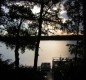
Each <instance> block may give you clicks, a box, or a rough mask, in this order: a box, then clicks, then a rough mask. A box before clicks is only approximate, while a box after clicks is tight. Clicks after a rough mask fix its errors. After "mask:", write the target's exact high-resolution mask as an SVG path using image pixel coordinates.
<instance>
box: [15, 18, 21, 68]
mask: <svg viewBox="0 0 86 80" xmlns="http://www.w3.org/2000/svg"><path fill="white" fill-rule="evenodd" d="M21 24H22V20H21V21H20V24H19V26H18V29H17V33H16V44H15V68H16V69H18V68H19V52H18V51H19V31H20V27H21Z"/></svg>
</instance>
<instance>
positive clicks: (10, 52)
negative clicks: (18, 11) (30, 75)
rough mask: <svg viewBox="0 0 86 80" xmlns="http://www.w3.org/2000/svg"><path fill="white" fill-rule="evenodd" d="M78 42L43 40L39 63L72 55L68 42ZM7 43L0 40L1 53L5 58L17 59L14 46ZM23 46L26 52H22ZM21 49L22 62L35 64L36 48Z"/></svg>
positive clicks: (30, 64) (29, 64)
mask: <svg viewBox="0 0 86 80" xmlns="http://www.w3.org/2000/svg"><path fill="white" fill-rule="evenodd" d="M69 43H70V44H72V43H74V44H75V43H76V41H41V43H40V49H39V58H38V65H39V66H40V65H41V63H42V62H51V63H52V58H53V57H72V56H71V55H70V53H69V52H68V47H67V46H66V45H67V44H69ZM5 44H6V43H2V42H0V46H1V47H0V54H3V56H4V57H3V59H4V60H5V59H12V61H14V60H15V55H14V48H13V45H11V46H12V47H9V46H6V45H5ZM21 48H22V49H25V51H24V54H21V53H22V52H21ZM21 48H20V50H19V54H20V55H19V57H20V64H22V65H28V66H33V63H34V48H33V49H30V48H29V46H28V47H27V48H26V47H24V48H23V46H22V47H21Z"/></svg>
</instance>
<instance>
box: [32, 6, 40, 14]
mask: <svg viewBox="0 0 86 80" xmlns="http://www.w3.org/2000/svg"><path fill="white" fill-rule="evenodd" d="M32 12H33V13H34V14H37V13H39V12H40V8H39V7H38V6H34V7H33V9H32Z"/></svg>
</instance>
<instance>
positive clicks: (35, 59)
mask: <svg viewBox="0 0 86 80" xmlns="http://www.w3.org/2000/svg"><path fill="white" fill-rule="evenodd" d="M43 7H44V3H43V0H42V1H41V10H40V18H39V26H38V27H39V32H38V36H37V41H36V48H35V57H34V71H37V62H38V55H39V54H38V52H39V44H40V37H41V28H42V21H43V20H42V13H43Z"/></svg>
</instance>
